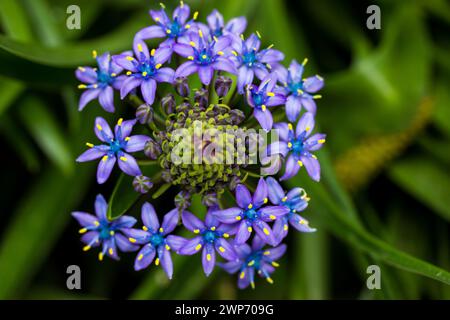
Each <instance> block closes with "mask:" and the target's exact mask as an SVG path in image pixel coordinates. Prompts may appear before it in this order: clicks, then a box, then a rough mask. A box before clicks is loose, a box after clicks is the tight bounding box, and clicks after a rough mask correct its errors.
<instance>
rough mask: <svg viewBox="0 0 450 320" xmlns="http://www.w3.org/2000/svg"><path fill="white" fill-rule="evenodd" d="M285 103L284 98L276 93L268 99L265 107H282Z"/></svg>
mask: <svg viewBox="0 0 450 320" xmlns="http://www.w3.org/2000/svg"><path fill="white" fill-rule="evenodd" d="M285 103H286V97H285V96H283V95H281V94H278V93H276V94H275V96H273V97H269V99H268V100H267V103H266V105H267V106H268V107H274V106H279V105H282V104H285Z"/></svg>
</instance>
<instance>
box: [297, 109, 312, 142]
mask: <svg viewBox="0 0 450 320" xmlns="http://www.w3.org/2000/svg"><path fill="white" fill-rule="evenodd" d="M314 125H315V121H314V115H313V114H312V113H311V112H306V113H305V114H303V116H302V117H301V118H300V120H298V123H297V127H296V128H295V135H296V137H299V136H300V135H301V134H303V132H305V131H306V136H309V135H310V133H311V132H312V131H313V129H314Z"/></svg>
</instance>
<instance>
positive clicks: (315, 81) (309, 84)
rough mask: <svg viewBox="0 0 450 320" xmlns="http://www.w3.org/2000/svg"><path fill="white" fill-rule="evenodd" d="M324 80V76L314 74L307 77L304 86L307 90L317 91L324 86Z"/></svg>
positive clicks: (310, 91)
mask: <svg viewBox="0 0 450 320" xmlns="http://www.w3.org/2000/svg"><path fill="white" fill-rule="evenodd" d="M323 85H324V81H323V78H322V77H319V76H317V75H316V76H314V77H309V78H306V79H305V81H304V82H303V88H305V91H306V92H309V93H315V92H317V91H319V90H320V89H322V88H323Z"/></svg>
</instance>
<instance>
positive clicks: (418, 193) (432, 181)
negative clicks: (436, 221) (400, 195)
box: [389, 157, 450, 221]
mask: <svg viewBox="0 0 450 320" xmlns="http://www.w3.org/2000/svg"><path fill="white" fill-rule="evenodd" d="M389 176H390V177H391V179H392V180H393V181H394V182H395V183H396V184H398V185H399V186H400V187H401V188H403V189H404V190H405V191H407V192H409V193H411V195H412V196H414V197H415V198H417V199H418V200H420V201H422V202H423V203H424V204H426V205H427V206H429V207H430V208H431V209H433V210H434V211H435V212H436V213H437V214H439V215H440V216H441V217H442V218H443V219H445V220H447V221H450V198H449V197H448V191H449V190H450V174H448V170H447V168H444V167H442V166H441V165H440V164H439V163H437V162H436V161H433V160H432V159H431V158H427V157H415V158H408V159H404V160H400V161H398V162H396V163H394V164H393V165H392V166H391V167H390V168H389Z"/></svg>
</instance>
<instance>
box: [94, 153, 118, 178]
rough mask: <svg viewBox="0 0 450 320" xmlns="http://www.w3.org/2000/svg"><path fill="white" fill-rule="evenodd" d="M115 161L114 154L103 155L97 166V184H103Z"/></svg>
mask: <svg viewBox="0 0 450 320" xmlns="http://www.w3.org/2000/svg"><path fill="white" fill-rule="evenodd" d="M115 163H116V157H115V156H104V157H103V158H102V159H101V160H100V162H99V163H98V167H97V182H98V184H103V183H105V181H106V180H108V178H109V176H110V175H111V171H112V169H113V168H114V164H115Z"/></svg>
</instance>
